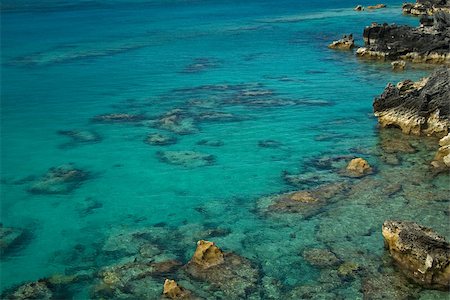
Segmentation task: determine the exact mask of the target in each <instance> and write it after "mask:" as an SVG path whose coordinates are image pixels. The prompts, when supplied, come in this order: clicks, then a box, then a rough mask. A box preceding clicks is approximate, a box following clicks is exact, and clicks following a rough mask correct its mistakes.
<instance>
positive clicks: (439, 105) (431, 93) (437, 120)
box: [373, 67, 450, 137]
mask: <svg viewBox="0 0 450 300" xmlns="http://www.w3.org/2000/svg"><path fill="white" fill-rule="evenodd" d="M373 109H374V114H375V116H376V117H378V122H379V123H380V125H381V126H382V127H389V126H395V127H399V128H401V129H402V132H403V133H406V134H415V135H420V134H425V135H435V136H438V137H442V136H444V135H446V134H448V132H449V131H448V129H449V127H450V68H446V67H442V68H439V69H437V70H435V71H434V72H433V73H432V74H431V75H430V76H429V77H428V78H424V79H422V80H420V81H417V82H412V81H411V80H405V81H403V82H400V83H398V84H397V86H394V85H392V84H388V86H387V87H386V89H385V90H384V92H383V94H381V95H380V96H379V97H377V98H375V101H374V103H373Z"/></svg>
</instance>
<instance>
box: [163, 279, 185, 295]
mask: <svg viewBox="0 0 450 300" xmlns="http://www.w3.org/2000/svg"><path fill="white" fill-rule="evenodd" d="M163 295H164V297H166V298H169V299H191V292H190V291H188V290H186V289H185V288H183V287H182V286H180V285H178V283H176V281H175V280H170V279H166V280H165V281H164V290H163Z"/></svg>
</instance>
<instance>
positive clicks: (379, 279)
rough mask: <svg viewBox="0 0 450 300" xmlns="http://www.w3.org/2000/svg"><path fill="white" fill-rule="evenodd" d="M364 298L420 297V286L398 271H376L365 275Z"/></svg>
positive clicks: (362, 287)
mask: <svg viewBox="0 0 450 300" xmlns="http://www.w3.org/2000/svg"><path fill="white" fill-rule="evenodd" d="M361 289H362V292H363V295H364V297H363V299H371V300H382V299H401V300H408V299H418V292H419V291H420V288H418V286H416V285H414V284H412V283H410V282H408V280H407V278H405V277H404V276H402V274H398V273H397V272H395V273H394V272H392V271H391V272H383V273H380V272H376V273H375V274H369V275H368V276H365V277H364V279H363V282H362V285H361Z"/></svg>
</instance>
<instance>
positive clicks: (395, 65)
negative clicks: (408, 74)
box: [391, 60, 406, 71]
mask: <svg viewBox="0 0 450 300" xmlns="http://www.w3.org/2000/svg"><path fill="white" fill-rule="evenodd" d="M391 66H392V70H394V71H403V70H404V69H405V67H406V62H405V61H403V60H395V61H393V62H391Z"/></svg>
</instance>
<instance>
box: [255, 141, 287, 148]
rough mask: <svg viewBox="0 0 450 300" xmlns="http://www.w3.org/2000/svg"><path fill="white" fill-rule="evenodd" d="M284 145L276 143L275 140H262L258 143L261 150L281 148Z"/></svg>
mask: <svg viewBox="0 0 450 300" xmlns="http://www.w3.org/2000/svg"><path fill="white" fill-rule="evenodd" d="M282 145H283V144H282V143H281V142H279V141H275V140H261V141H258V147H261V148H279V147H281V146H282Z"/></svg>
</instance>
